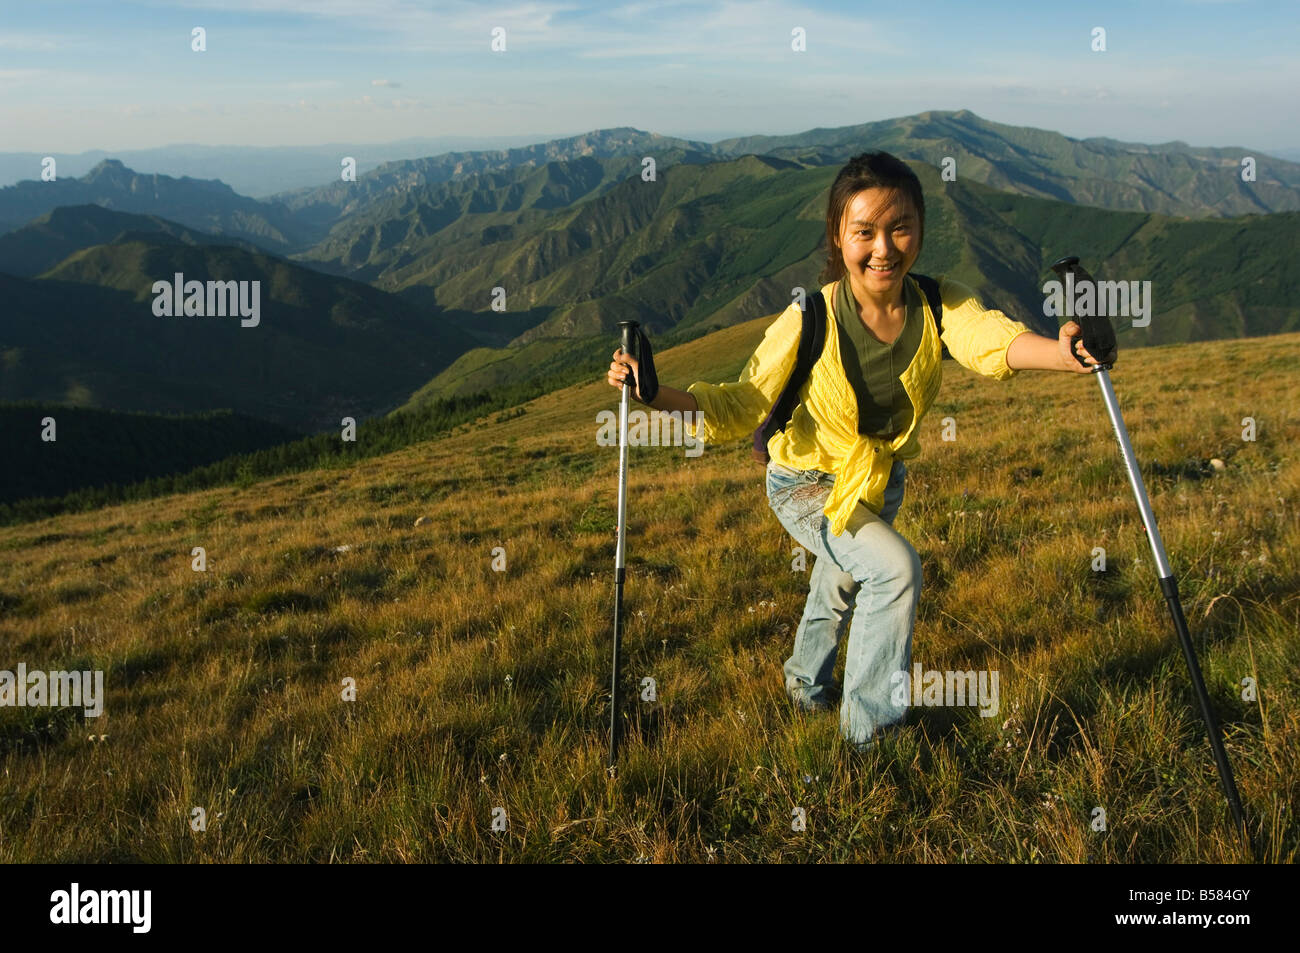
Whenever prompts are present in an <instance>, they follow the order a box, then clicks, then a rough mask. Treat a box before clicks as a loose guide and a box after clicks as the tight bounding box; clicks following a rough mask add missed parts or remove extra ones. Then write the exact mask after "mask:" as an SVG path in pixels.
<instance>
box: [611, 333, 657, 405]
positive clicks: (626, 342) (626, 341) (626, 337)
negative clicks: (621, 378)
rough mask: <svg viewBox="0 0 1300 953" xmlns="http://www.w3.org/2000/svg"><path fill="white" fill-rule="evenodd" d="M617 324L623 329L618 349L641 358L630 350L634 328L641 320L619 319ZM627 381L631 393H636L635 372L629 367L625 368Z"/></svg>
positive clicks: (639, 358) (638, 358) (634, 336)
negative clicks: (621, 340) (621, 341)
mask: <svg viewBox="0 0 1300 953" xmlns="http://www.w3.org/2000/svg"><path fill="white" fill-rule="evenodd" d="M618 326H619V327H620V328H622V330H623V343H622V344H621V345H620V349H621V350H622V351H623V353H624V354H627V355H629V356H631V357H635V358H636V359H637V360H638V361H639V360H641V355H640V354H633V353H632V351H633V350H634V348H633V343H632V342H633V341H634V340H635V338H636V329H637V328H638V327H640V326H641V322H639V321H620V322H618ZM627 382H628V384H629V385H630V386H631V388H632V393H633V394H636V392H637V389H636V373H635V372H634V371H633V370H632V368H631V367H629V368H628V369H627ZM652 399H653V398H652Z"/></svg>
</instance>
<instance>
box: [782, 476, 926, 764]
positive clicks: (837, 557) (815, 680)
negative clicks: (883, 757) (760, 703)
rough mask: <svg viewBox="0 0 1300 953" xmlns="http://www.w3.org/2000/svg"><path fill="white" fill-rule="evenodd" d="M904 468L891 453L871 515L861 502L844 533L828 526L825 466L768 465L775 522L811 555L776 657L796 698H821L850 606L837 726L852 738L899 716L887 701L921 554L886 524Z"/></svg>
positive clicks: (907, 646) (911, 612) (906, 639)
mask: <svg viewBox="0 0 1300 953" xmlns="http://www.w3.org/2000/svg"><path fill="white" fill-rule="evenodd" d="M906 475H907V468H906V466H905V465H904V464H903V461H902V460H895V461H894V467H893V470H892V471H891V472H890V475H889V483H888V485H887V486H886V487H885V502H884V507H883V508H882V509H881V512H880V515H879V516H877V515H876V514H875V513H872V512H871V511H870V510H869V509H867V507H866V504H864V503H862V502H861V501H859V502H858V505H857V506H856V507H855V508H854V510H853V513H852V515H851V516H850V517H849V522H848V525H847V526H845V528H844V533H843V534H841V535H839V536H836V535H834V534H832V533H831V530H830V521H829V520H828V519H827V518H826V515H825V514H824V513H823V512H822V508H823V507H824V506H825V505H826V498H827V496H829V494H830V487H831V484H833V483H834V482H835V477H834V475H833V474H830V473H824V472H823V471H821V470H793V469H791V468H790V467H786V466H783V465H781V464H779V463H776V462H775V461H773V462H771V463H769V464H768V466H767V499H768V503H769V505H770V506H771V507H772V511H773V512H774V513H775V514H776V518H777V519H778V520H779V521H780V522H781V525H782V526H784V527H785V528H786V530H787V531H789V533H790V535H791V536H793V537H794V538H795V540H796V541H798V542H799V544H800V545H802V546H803V547H804V548H805V549H806V550H808V551H809V552H810V553H812V554H814V555H816V557H817V562H816V564H815V565H814V567H813V571H812V578H811V579H810V581H809V590H808V602H807V604H806V605H805V606H804V610H803V619H802V620H800V622H799V629H798V631H797V632H796V633H795V639H794V652H793V654H792V655H791V656H790V658H789V659H787V660H786V663H785V685H786V691H787V693H789V695H790V697H791V699H792V700H793V701H795V703H796V704H799V705H800V706H801V707H808V706H809V705H810V704H819V703H820V704H826V703H829V702H830V701H831V699H832V697H833V693H834V690H835V685H834V675H833V673H834V670H835V656H836V653H837V652H838V650H839V642H840V637H841V636H842V635H843V633H844V628H845V623H846V621H847V619H848V616H849V610H850V606H852V609H853V623H852V626H851V627H850V629H849V640H848V646H847V648H846V652H845V658H844V691H843V698H842V701H841V704H840V730H841V731H842V732H843V734H844V737H845V738H846V739H847V740H848V741H849V742H851V743H853V744H856V745H865V744H869V743H870V742H871V740H872V736H873V735H874V734H875V732H876V731H877V729H880V728H885V727H888V726H890V725H893V724H895V723H898V722H901V721H902V720H903V718H904V717H905V716H906V714H907V708H906V706H897V705H894V704H893V703H892V701H891V695H892V693H893V692H894V686H895V683H894V682H892V681H891V677H892V676H893V675H894V673H895V672H905V671H907V670H908V667H909V666H910V665H911V657H912V627H913V625H914V623H915V622H916V603H917V600H918V599H919V598H920V595H921V583H922V574H921V559H920V557H919V556H918V555H917V553H916V550H915V549H913V548H912V544H911V543H909V542H908V541H907V540H906V539H904V538H903V537H902V536H900V535H899V534H898V532H897V531H895V529H894V527H893V522H894V517H895V516H896V515H897V513H898V507H899V505H900V504H901V503H902V502H903V481H904V479H905V478H906Z"/></svg>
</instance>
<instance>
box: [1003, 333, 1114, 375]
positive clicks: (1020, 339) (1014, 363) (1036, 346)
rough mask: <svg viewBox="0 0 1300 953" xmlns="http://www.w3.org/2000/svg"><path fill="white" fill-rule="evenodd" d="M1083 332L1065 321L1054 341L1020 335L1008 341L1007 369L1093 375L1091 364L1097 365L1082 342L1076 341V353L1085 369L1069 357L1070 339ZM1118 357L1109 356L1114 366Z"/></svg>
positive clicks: (1030, 334)
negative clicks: (1085, 363) (1082, 360)
mask: <svg viewBox="0 0 1300 953" xmlns="http://www.w3.org/2000/svg"><path fill="white" fill-rule="evenodd" d="M1081 331H1082V329H1081V328H1080V327H1079V325H1078V324H1077V323H1076V322H1074V321H1067V322H1066V323H1065V324H1063V325H1062V326H1061V331H1060V335H1059V336H1058V337H1057V339H1056V340H1055V341H1053V340H1052V339H1051V338H1049V337H1044V336H1043V335H1041V334H1034V333H1032V332H1031V333H1029V334H1021V335H1018V336H1017V337H1016V338H1014V339H1013V340H1012V341H1011V345H1010V346H1009V347H1008V348H1007V366H1008V367H1010V368H1011V369H1012V370H1014V371H1072V372H1074V373H1076V374H1090V373H1092V367H1093V365H1095V364H1097V363H1099V362H1098V361H1097V359H1096V358H1094V357H1093V356H1092V355H1091V354H1089V353H1088V349H1087V348H1085V347H1084V346H1083V341H1082V340H1079V341H1076V342H1075V344H1074V347H1075V351H1076V352H1077V353H1078V354H1079V356H1080V357H1082V358H1083V359H1084V360H1086V361H1087V362H1088V366H1087V367H1084V366H1083V365H1082V364H1080V363H1079V362H1078V361H1076V360H1075V359H1074V358H1073V357H1071V356H1070V338H1071V337H1073V336H1074V335H1076V334H1079V333H1081ZM1117 356H1118V355H1115V354H1112V355H1110V361H1108V362H1107V363H1113V362H1114V360H1115V358H1116V357H1117Z"/></svg>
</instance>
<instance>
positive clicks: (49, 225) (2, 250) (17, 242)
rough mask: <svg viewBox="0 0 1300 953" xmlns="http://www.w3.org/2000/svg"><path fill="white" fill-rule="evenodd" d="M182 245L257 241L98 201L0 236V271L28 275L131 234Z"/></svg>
mask: <svg viewBox="0 0 1300 953" xmlns="http://www.w3.org/2000/svg"><path fill="white" fill-rule="evenodd" d="M168 237H170V238H173V239H175V240H176V241H178V242H180V243H182V244H185V245H232V246H234V247H237V248H243V249H244V250H245V251H258V250H259V249H258V248H257V246H255V245H253V244H252V243H250V242H245V241H242V240H240V239H236V238H230V237H229V236H226V235H213V234H210V233H207V232H199V231H195V230H194V229H191V228H186V227H185V226H183V225H179V224H177V223H176V222H169V221H167V220H166V219H165V218H159V217H158V216H157V215H134V214H131V213H129V212H115V211H113V210H112V209H107V208H104V207H103V206H100V205H65V206H60V207H59V208H56V209H54V210H53V211H51V212H47V213H46V214H44V215H42V216H40V217H39V218H36V219H34V220H32V221H31V222H29V223H28V224H26V225H24V226H23V227H22V228H20V229H18V230H16V231H12V232H9V233H7V234H4V235H0V271H3V272H5V273H7V274H11V275H19V276H22V277H32V276H34V275H39V274H40V273H41V272H43V271H47V270H48V269H50V268H53V267H54V266H55V265H57V264H58V263H59V262H61V261H63V259H65V258H67V257H68V256H69V255H71V254H73V253H75V252H78V251H82V250H84V249H87V248H92V247H94V246H95V245H106V244H112V243H115V242H123V241H130V240H131V239H133V238H142V239H147V240H154V241H162V240H166V238H168Z"/></svg>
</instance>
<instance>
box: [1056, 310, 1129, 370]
mask: <svg viewBox="0 0 1300 953" xmlns="http://www.w3.org/2000/svg"><path fill="white" fill-rule="evenodd" d="M1081 334H1083V328H1081V327H1079V323H1078V322H1077V321H1067V322H1065V324H1063V325H1061V331H1060V335H1059V336H1058V337H1057V345H1058V348H1059V350H1060V352H1061V368H1062V370H1067V371H1074V372H1075V373H1076V374H1091V373H1092V370H1093V368H1094V367H1095V366H1096V365H1098V364H1114V363H1115V359H1116V358H1117V357H1118V356H1119V348H1118V347H1116V348H1115V349H1113V350H1112V351H1111V352H1110V354H1108V355H1105V356H1104V358H1103V359H1102V360H1100V361H1099V360H1097V359H1096V358H1095V357H1093V356H1092V355H1091V354H1089V353H1088V349H1087V348H1086V347H1084V346H1083V338H1082V337H1080V338H1079V339H1078V340H1077V341H1075V342H1074V353H1075V354H1078V355H1079V356H1080V357H1081V358H1083V359H1084V360H1085V361H1087V362H1088V366H1087V367H1085V366H1084V365H1082V364H1080V363H1079V362H1078V361H1076V360H1075V359H1074V358H1073V357H1072V356H1071V354H1070V338H1071V337H1074V336H1075V335H1081Z"/></svg>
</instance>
